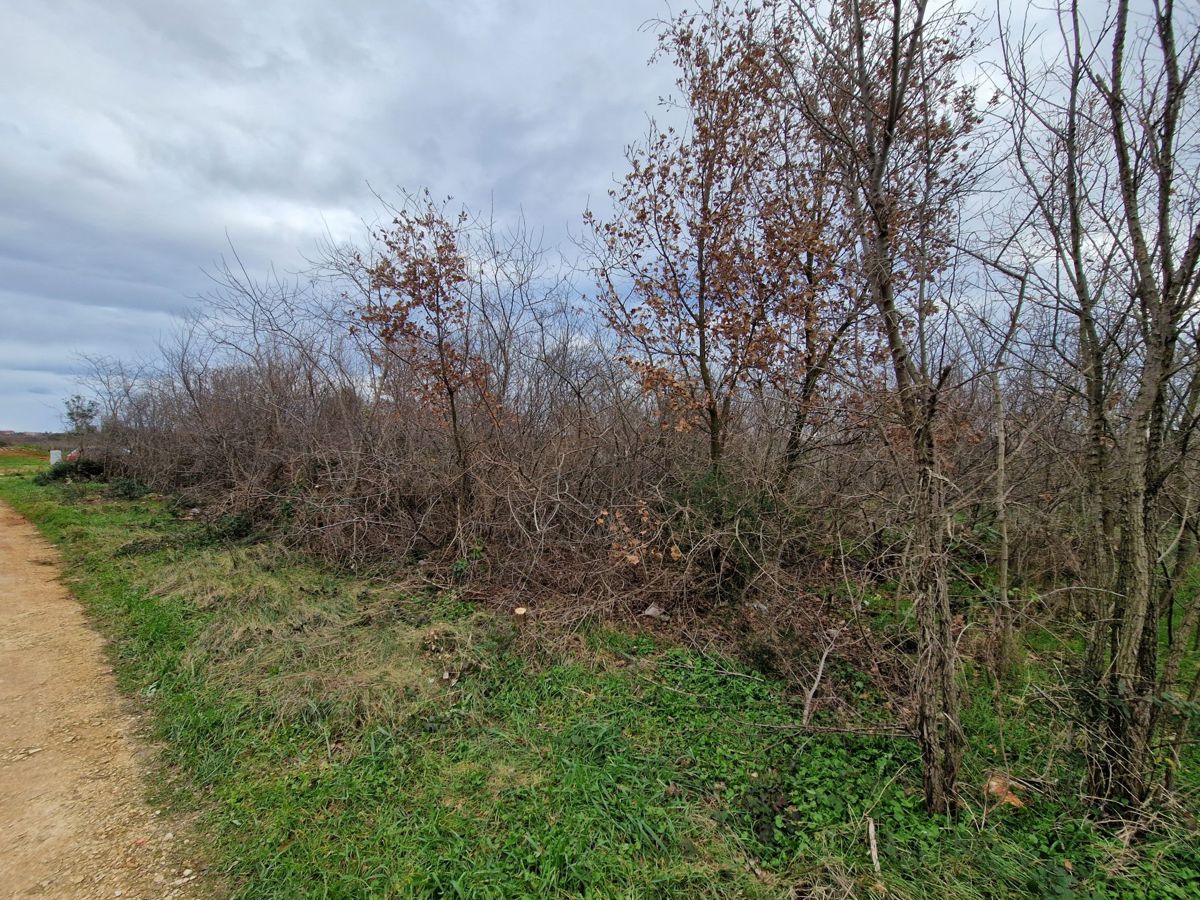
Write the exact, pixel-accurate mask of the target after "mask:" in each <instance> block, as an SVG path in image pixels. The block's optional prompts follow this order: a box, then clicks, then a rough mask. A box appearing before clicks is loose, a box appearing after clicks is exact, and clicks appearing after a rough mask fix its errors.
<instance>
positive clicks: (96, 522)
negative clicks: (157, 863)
mask: <svg viewBox="0 0 1200 900" xmlns="http://www.w3.org/2000/svg"><path fill="white" fill-rule="evenodd" d="M0 497H2V498H4V499H5V500H7V501H8V502H9V503H11V504H12V505H13V506H14V507H15V508H17V509H18V510H19V511H20V512H22V513H24V514H25V515H27V516H29V517H30V518H31V519H32V520H33V521H34V522H35V523H36V524H37V525H38V527H39V528H41V530H42V531H43V532H44V533H45V534H46V535H47V536H48V537H49V538H50V539H51V540H53V541H54V542H55V543H56V544H58V545H59V547H60V549H61V551H62V553H63V555H64V557H65V559H66V561H67V564H68V569H69V583H70V584H71V586H72V588H73V590H74V591H75V593H76V594H77V596H78V597H79V598H80V600H81V601H82V602H83V604H84V606H85V607H86V609H87V610H88V612H89V613H90V615H91V616H92V619H93V621H94V622H95V624H96V626H97V627H98V628H99V629H100V630H101V631H102V632H103V633H105V634H106V635H107V636H108V637H109V639H110V653H111V655H112V658H113V662H114V668H115V671H116V672H117V674H118V677H119V680H120V685H121V688H122V689H123V690H124V691H125V692H127V693H128V694H130V695H131V696H134V697H137V698H139V699H140V700H141V701H142V702H143V703H144V704H145V706H146V709H147V711H148V715H149V718H150V721H152V722H153V723H154V727H155V729H156V732H157V735H158V736H159V737H160V738H161V739H162V742H163V752H162V766H163V774H164V778H163V782H164V783H165V784H169V785H171V801H172V802H173V803H175V804H176V805H178V806H180V807H182V808H185V809H195V810H198V811H199V812H200V813H201V816H200V820H199V821H200V829H201V832H202V835H203V836H204V839H205V840H206V841H207V842H208V844H209V848H210V856H211V858H212V859H214V860H215V861H216V862H217V864H218V865H219V866H220V867H221V868H222V869H223V870H224V872H225V873H226V875H227V876H228V883H229V884H231V885H232V886H233V890H234V892H235V893H236V895H237V896H240V897H253V898H293V897H330V898H333V897H339V898H341V897H344V898H360V897H410V896H413V897H425V896H430V897H434V896H438V897H440V896H449V897H637V898H642V897H688V898H691V897H787V896H864V897H865V896H872V895H880V896H882V895H883V893H884V891H885V890H886V894H887V896H899V897H930V898H940V897H972V898H974V897H1031V896H1032V897H1037V896H1044V897H1073V896H1078V897H1145V896H1153V897H1186V896H1195V892H1196V891H1197V890H1198V887H1197V885H1198V884H1200V881H1198V880H1197V879H1200V862H1198V861H1197V852H1196V849H1195V847H1194V840H1193V837H1194V836H1192V835H1182V836H1178V837H1176V836H1168V835H1164V836H1161V837H1157V838H1155V839H1154V840H1152V841H1149V842H1146V843H1143V844H1140V845H1137V846H1134V847H1132V848H1125V847H1124V846H1122V845H1121V844H1120V842H1119V841H1117V840H1116V839H1115V838H1114V837H1113V836H1112V835H1111V834H1108V833H1107V832H1106V831H1105V829H1104V828H1102V827H1100V825H1098V824H1096V823H1094V822H1093V821H1091V819H1089V813H1088V811H1087V810H1086V809H1085V808H1084V807H1082V806H1081V805H1080V804H1079V803H1078V801H1077V800H1075V799H1074V798H1075V797H1076V796H1077V794H1078V777H1079V768H1078V764H1079V761H1078V759H1077V758H1076V756H1075V752H1074V749H1073V747H1072V746H1071V740H1070V734H1069V732H1068V731H1066V729H1065V727H1060V726H1059V725H1056V724H1055V719H1054V717H1052V716H1050V715H1049V714H1048V712H1047V711H1046V710H1045V709H1043V708H1041V707H1040V706H1039V703H1040V701H1039V700H1038V699H1037V698H1038V697H1039V696H1040V694H1039V692H1038V691H1037V690H1036V687H1037V678H1038V677H1039V674H1038V670H1037V668H1036V667H1034V666H1029V667H1026V669H1025V670H1024V672H1023V674H1022V676H1021V677H1023V678H1025V679H1026V681H1025V682H1019V683H1018V684H1017V686H1016V687H1015V689H1014V690H1013V691H1012V692H1011V696H1009V697H1007V699H1005V700H1004V701H1003V702H1002V703H1000V704H999V707H997V705H996V704H994V703H993V701H992V698H991V695H990V692H989V691H987V690H986V685H985V684H984V682H983V681H982V680H980V681H979V682H978V683H979V684H980V685H981V688H980V692H979V695H978V696H973V697H971V698H970V700H971V702H970V704H969V708H968V710H967V715H966V726H967V728H968V733H969V734H971V735H972V745H971V749H970V751H969V753H968V757H967V760H966V767H965V771H964V776H963V777H964V782H965V783H966V784H968V785H978V786H979V793H978V794H977V795H975V796H973V797H969V798H968V800H969V809H968V813H967V814H966V815H964V816H963V818H962V819H961V820H960V821H959V822H957V823H946V822H944V821H941V820H937V819H931V818H929V817H927V816H926V815H925V814H924V813H923V811H922V810H921V803H920V781H919V776H918V770H917V758H916V749H915V747H914V746H913V745H912V744H911V743H910V742H908V741H906V740H904V739H900V738H881V737H857V736H849V735H818V736H814V735H811V734H803V733H801V732H799V731H798V730H796V729H795V728H794V727H792V726H793V724H794V722H795V721H796V720H797V718H798V711H797V708H796V704H795V703H794V702H793V700H792V699H790V698H789V696H788V695H787V693H786V692H785V691H784V690H783V688H782V687H781V686H780V685H779V684H777V683H775V682H772V681H770V680H769V679H765V678H763V677H762V676H760V675H758V674H756V673H754V672H750V671H747V670H745V669H744V668H742V667H740V666H739V665H737V664H736V663H734V662H732V661H730V660H722V659H715V658H711V657H706V656H703V655H700V654H697V653H694V652H691V651H685V650H681V649H678V648H670V647H665V646H660V645H659V644H657V643H656V642H655V641H654V640H653V639H651V638H650V637H648V636H647V635H644V634H637V635H630V634H622V633H614V632H612V631H608V630H604V629H600V628H597V629H595V630H593V631H591V632H589V633H588V634H586V635H585V636H584V637H585V639H584V640H582V641H580V642H578V645H577V646H576V647H575V649H574V650H573V651H571V652H570V653H566V652H564V653H561V654H558V655H554V656H548V655H546V654H544V653H543V654H540V655H539V654H532V653H530V652H527V651H525V652H522V651H521V650H520V649H519V648H518V647H517V646H516V645H515V644H514V635H513V634H512V633H511V630H510V627H509V625H508V624H507V622H505V621H503V620H502V619H497V618H495V617H493V616H492V615H490V614H489V613H487V612H486V611H484V610H478V609H474V608H473V607H471V606H470V605H469V604H466V603H464V602H462V601H461V600H460V599H458V598H457V597H456V596H454V595H452V594H433V593H428V592H422V591H414V590H406V589H403V588H401V587H398V586H396V585H395V584H389V583H387V582H385V581H376V580H370V579H352V578H348V577H344V576H341V575H335V574H333V573H331V572H330V571H328V570H326V569H322V568H321V567H320V566H318V565H315V564H313V563H312V562H310V561H307V560H304V559H300V558H297V557H295V556H292V555H289V554H287V553H285V552H284V551H282V550H280V549H279V548H277V547H274V546H272V545H268V544H254V543H247V542H244V541H243V542H229V541H228V540H225V539H223V537H222V535H221V534H220V533H218V532H217V531H215V530H214V529H210V528H206V527H204V526H202V525H200V524H198V523H194V522H188V521H183V520H181V519H179V518H177V517H176V516H175V515H174V514H173V512H172V510H171V508H170V506H169V504H167V503H166V502H164V501H162V500H159V499H155V498H153V497H143V498H141V499H137V500H117V499H113V498H112V497H111V496H110V495H109V492H108V491H107V489H106V488H105V487H103V486H101V485H66V486H51V487H44V488H43V487H36V486H34V485H33V484H32V483H30V481H29V480H28V479H27V478H25V477H6V478H3V479H0ZM843 676H844V677H845V679H846V680H847V682H848V683H850V684H852V683H853V678H854V677H855V675H854V673H853V672H852V671H847V672H844V673H840V675H839V677H843ZM864 697H865V699H864V700H863V701H862V702H864V703H869V702H870V697H871V695H870V692H869V691H864ZM995 768H1005V769H1006V770H1007V771H1010V772H1012V774H1014V775H1015V776H1018V777H1027V778H1032V777H1037V778H1038V779H1040V783H1042V784H1044V785H1046V787H1045V788H1044V791H1043V792H1042V793H1036V794H1035V793H1033V792H1029V793H1027V794H1025V795H1024V797H1023V799H1025V800H1026V805H1025V806H1024V807H1023V808H1021V809H1014V808H1011V807H1007V806H1005V807H1001V808H998V809H992V808H988V810H987V812H986V815H985V813H984V807H985V803H984V797H983V793H982V787H983V784H984V783H985V781H986V779H987V775H988V773H989V772H990V771H992V770H993V769H995ZM868 817H870V819H871V820H872V821H873V822H874V823H875V825H876V828H877V833H878V847H879V853H880V862H881V869H882V875H881V876H878V877H877V876H876V875H875V873H874V871H873V867H872V864H871V860H870V854H869V850H868V843H867V820H868Z"/></svg>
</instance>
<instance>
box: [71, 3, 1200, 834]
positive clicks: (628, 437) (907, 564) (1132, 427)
mask: <svg viewBox="0 0 1200 900" xmlns="http://www.w3.org/2000/svg"><path fill="white" fill-rule="evenodd" d="M1060 26H1061V27H1060ZM990 28H991V26H990V25H989V24H988V23H984V22H979V21H976V19H974V18H973V17H972V16H970V15H968V14H966V13H965V12H964V11H963V10H961V9H959V8H956V7H955V6H954V5H952V4H951V5H944V4H943V5H939V6H938V7H937V8H936V10H933V9H931V8H930V7H929V6H928V5H927V4H926V3H924V2H921V0H896V2H894V3H889V4H884V3H874V2H869V3H864V2H860V0H838V2H834V3H832V4H812V3H807V2H785V0H765V2H762V3H754V4H750V5H742V4H740V3H733V4H724V3H718V4H717V5H716V6H714V7H713V8H711V9H709V10H708V11H706V12H703V13H700V14H686V13H685V14H682V15H680V16H678V17H676V18H674V19H672V20H670V21H667V22H663V23H661V32H660V33H661V45H660V54H661V56H662V57H663V58H665V59H666V60H667V61H668V62H670V63H671V64H672V65H674V66H675V68H676V70H677V71H678V73H679V81H678V92H677V96H676V98H675V100H674V102H673V105H672V107H671V109H670V110H669V111H667V112H665V113H664V115H666V116H667V117H668V118H669V119H671V120H672V121H673V122H676V123H678V124H676V125H675V126H674V127H666V126H659V125H652V126H651V128H650V132H649V134H648V135H647V136H646V138H645V139H644V140H642V141H641V142H639V143H637V144H634V145H633V146H632V147H631V148H630V150H629V153H628V163H629V165H628V173H627V174H626V176H625V177H624V178H623V179H622V180H621V181H620V182H619V183H618V184H617V186H616V187H615V188H614V190H613V192H612V198H611V200H612V203H611V208H606V209H604V210H596V211H591V212H588V213H587V214H586V216H585V221H586V224H587V235H588V237H587V239H585V240H584V242H583V243H584V247H583V261H584V263H585V264H586V267H587V269H588V271H590V273H591V276H592V280H593V281H594V283H595V285H596V287H595V289H588V290H582V291H581V290H580V280H579V278H578V276H577V274H576V270H575V269H573V268H571V267H563V266H560V265H558V264H557V263H556V262H555V261H554V257H553V256H552V254H551V253H550V252H548V251H547V250H545V249H544V248H542V247H541V246H540V245H539V244H538V242H537V241H536V239H535V234H536V230H535V229H533V228H530V227H528V226H527V225H526V224H525V223H524V222H517V223H515V224H501V223H497V222H495V221H493V220H491V219H488V218H486V217H481V216H478V215H476V214H474V213H471V212H470V211H466V210H460V209H458V208H456V207H454V206H452V205H451V204H450V203H449V202H445V203H443V202H440V201H437V200H435V199H434V198H433V197H432V196H431V195H430V194H429V193H427V192H423V193H416V194H410V195H402V196H401V197H400V199H399V200H398V201H397V202H396V203H395V204H393V205H389V206H388V207H387V210H386V214H385V215H384V216H383V219H382V223H381V224H380V225H379V226H378V227H377V228H375V229H373V230H372V233H371V234H370V235H369V237H368V239H366V240H364V241H363V242H361V243H360V244H359V245H357V246H351V245H331V246H327V247H324V248H322V252H321V259H320V262H319V264H318V265H317V267H316V268H315V269H314V270H313V271H312V272H310V273H307V274H306V275H305V276H304V277H303V278H299V279H295V280H283V279H279V278H270V279H267V280H259V279H255V278H253V277H251V276H250V275H249V274H247V273H246V271H245V270H244V269H243V268H242V267H241V266H240V263H238V261H236V260H234V261H233V263H232V264H230V265H224V266H222V267H221V268H220V270H219V271H218V272H217V273H216V277H217V283H218V286H217V288H216V289H215V290H214V291H213V293H212V296H210V298H209V300H208V304H207V307H206V310H205V314H204V315H203V316H200V317H198V318H197V319H196V320H194V321H193V322H192V323H190V325H189V326H188V328H186V329H185V330H184V331H182V332H181V333H180V334H179V335H178V337H177V340H176V342H175V343H174V345H173V346H172V347H170V348H169V349H168V350H167V351H166V352H165V354H164V357H163V358H162V359H161V360H158V361H155V362H152V363H147V364H143V365H132V364H129V363H123V362H119V361H113V360H94V361H93V362H94V364H95V365H94V369H95V374H94V387H95V390H96V395H97V398H98V400H99V402H100V404H101V418H102V428H101V433H100V435H99V436H98V438H97V443H98V446H99V447H100V448H101V449H100V450H98V451H97V452H98V453H100V454H102V460H103V464H104V466H105V467H106V468H107V469H108V470H109V471H111V472H113V473H117V474H119V475H121V476H122V477H125V478H129V479H133V480H134V481H136V482H137V483H139V484H145V485H147V486H149V487H150V488H152V489H155V490H160V491H171V492H175V493H177V494H180V495H182V497H184V498H185V502H188V503H193V502H194V503H195V504H197V505H198V506H200V507H202V508H203V509H204V511H205V514H206V515H207V516H209V517H211V518H213V519H221V518H227V517H236V519H237V521H239V522H243V523H246V525H247V527H260V528H270V529H273V530H274V531H275V532H276V533H277V534H278V536H279V537H280V538H281V539H283V540H286V541H288V542H291V543H293V544H295V545H297V546H298V547H301V548H303V549H304V550H306V551H310V552H314V553H317V554H320V555H323V556H325V557H326V558H328V559H330V560H332V561H335V562H336V563H337V564H339V565H341V566H344V567H347V568H348V569H353V570H366V569H371V570H378V569H379V568H380V567H384V566H393V567H405V568H412V567H417V568H418V569H419V570H421V571H423V572H425V573H426V574H427V575H428V576H429V577H430V578H435V579H436V578H444V579H446V580H454V581H456V582H457V583H460V584H462V585H463V587H464V589H465V590H466V591H467V592H468V593H469V594H471V595H473V596H478V597H482V598H486V599H487V600H488V601H489V602H494V603H498V604H506V605H510V606H514V607H515V606H521V607H526V608H528V609H529V610H531V615H532V617H533V619H534V620H535V621H536V622H537V623H538V628H539V629H540V630H543V631H546V632H549V631H553V630H555V629H561V628H564V627H569V626H571V625H573V624H575V623H578V622H579V621H581V620H583V619H585V618H587V617H591V616H605V617H616V618H621V617H626V616H630V615H642V614H644V613H649V614H650V616H649V617H650V618H654V619H669V621H670V624H671V626H672V627H674V628H676V629H677V631H678V632H679V634H680V635H681V636H684V637H691V638H693V639H705V638H703V637H701V638H697V635H701V636H703V635H710V636H711V635H717V636H718V637H719V638H723V639H727V640H729V641H732V642H735V643H738V644H740V646H741V647H742V649H743V650H744V651H745V652H746V653H747V655H749V656H752V657H755V658H757V659H759V660H760V662H762V664H763V665H768V666H770V667H772V668H773V669H774V670H776V671H777V672H778V673H779V674H782V675H784V676H786V677H788V678H789V679H791V680H792V682H793V683H794V684H796V685H797V686H798V688H799V689H800V690H803V691H805V692H807V695H808V699H809V701H810V702H809V704H807V705H806V706H805V712H804V716H803V717H804V722H803V723H801V724H805V725H807V724H808V720H809V715H810V712H811V708H812V706H813V704H817V703H825V704H836V702H837V698H836V697H830V696H828V695H827V692H825V691H824V689H823V688H822V685H823V675H824V674H825V673H826V671H827V669H828V667H830V666H832V665H834V664H835V662H836V661H837V660H839V659H852V660H854V661H856V662H857V663H858V664H859V665H860V668H862V669H863V670H864V671H866V672H869V673H870V674H871V676H872V677H873V678H874V679H876V681H877V683H878V686H879V687H881V688H882V689H884V690H885V692H886V695H887V697H888V698H889V699H888V701H887V704H886V708H887V709H888V710H889V713H890V714H891V715H892V716H893V718H894V723H893V725H894V726H895V727H899V728H902V729H904V730H905V731H907V732H908V733H911V734H912V735H913V737H914V738H915V739H916V741H917V743H918V744H919V746H920V749H921V757H922V768H923V777H924V786H925V802H926V805H927V807H928V808H929V809H930V810H933V811H940V812H948V813H953V812H954V811H955V809H956V807H957V805H958V799H959V796H960V788H959V785H958V766H959V761H960V759H961V754H962V747H963V744H964V742H965V741H968V740H970V738H971V735H970V734H969V732H968V730H967V728H966V726H964V724H963V716H962V714H961V709H962V706H963V702H962V694H963V685H964V679H966V678H971V679H975V680H982V679H985V678H986V679H991V680H992V681H993V682H994V684H995V690H997V691H998V692H1002V691H1003V690H1004V684H1005V679H1006V678H1008V677H1009V676H1010V675H1011V673H1012V672H1013V671H1014V668H1015V667H1016V666H1018V665H1019V664H1020V662H1021V660H1020V658H1019V657H1020V653H1019V650H1018V647H1019V641H1018V637H1019V636H1020V635H1021V634H1022V633H1038V634H1040V633H1042V632H1043V631H1046V632H1048V633H1051V634H1053V635H1055V636H1056V637H1057V639H1058V640H1059V641H1060V646H1061V648H1063V649H1064V650H1065V656H1066V658H1067V660H1068V665H1067V667H1066V670H1065V671H1063V672H1062V673H1061V677H1060V678H1059V684H1058V686H1057V689H1058V693H1056V694H1054V696H1053V697H1051V698H1050V701H1051V702H1052V703H1053V704H1054V705H1055V706H1056V708H1057V709H1059V711H1060V712H1061V714H1062V715H1063V717H1064V721H1066V722H1070V723H1072V725H1071V727H1073V728H1075V729H1077V740H1076V746H1077V747H1078V748H1079V752H1080V753H1081V754H1082V755H1083V756H1084V757H1086V761H1087V766H1086V768H1087V771H1088V777H1087V781H1086V784H1084V785H1083V786H1082V788H1081V790H1082V793H1083V794H1084V795H1085V796H1086V797H1088V798H1090V799H1092V800H1094V801H1096V802H1098V803H1101V804H1104V805H1105V806H1106V807H1107V808H1109V809H1112V810H1116V811H1117V812H1119V814H1120V815H1121V816H1122V817H1123V818H1126V819H1131V820H1134V821H1137V822H1139V823H1143V824H1145V823H1147V822H1149V821H1150V820H1151V819H1152V818H1154V817H1156V816H1158V815H1160V814H1163V813H1164V811H1166V812H1167V813H1168V814H1169V813H1170V812H1171V811H1172V810H1175V809H1177V806H1178V804H1179V802H1180V801H1179V798H1178V794H1177V788H1178V777H1177V776H1178V767H1179V765H1180V761H1181V759H1182V758H1183V754H1184V750H1185V748H1186V747H1187V745H1188V742H1189V741H1192V740H1194V728H1193V725H1192V722H1193V719H1194V715H1195V712H1196V710H1197V708H1198V706H1197V702H1198V700H1200V674H1197V670H1196V666H1195V652H1194V650H1193V649H1192V648H1193V642H1194V641H1195V639H1196V637H1195V636H1196V635H1197V629H1198V628H1200V602H1198V600H1197V590H1196V581H1195V576H1194V570H1195V565H1196V563H1197V553H1198V547H1200V519H1198V512H1200V510H1198V506H1200V504H1198V502H1197V501H1198V500H1200V492H1198V490H1197V475H1198V474H1200V469H1198V466H1197V463H1198V462H1200V457H1198V456H1197V452H1196V448H1195V446H1194V438H1195V434H1196V426H1197V422H1198V417H1200V352H1198V351H1200V343H1198V342H1200V331H1198V329H1197V321H1196V316H1195V313H1196V301H1197V292H1198V291H1200V221H1198V218H1200V213H1198V212H1197V210H1200V183H1197V180H1196V172H1197V171H1198V170H1200V127H1198V123H1200V118H1198V117H1200V108H1198V106H1200V103H1198V100H1200V87H1198V86H1197V82H1196V74H1197V68H1198V66H1200V43H1198V42H1200V38H1198V29H1197V22H1196V18H1195V15H1194V13H1191V12H1189V11H1188V10H1186V9H1183V8H1180V7H1177V6H1175V5H1172V4H1170V3H1165V4H1158V5H1156V6H1155V7H1154V8H1153V9H1147V10H1139V11H1135V10H1132V9H1131V8H1130V5H1129V4H1128V3H1127V2H1124V0H1121V2H1118V3H1117V5H1116V6H1115V7H1114V8H1113V9H1112V10H1110V11H1109V13H1108V15H1107V18H1106V19H1105V22H1104V23H1103V27H1097V25H1096V23H1090V24H1089V26H1087V27H1085V25H1084V24H1083V23H1082V22H1081V19H1080V14H1079V11H1078V9H1077V8H1075V7H1074V6H1063V7H1062V8H1061V9H1060V10H1059V16H1058V20H1057V22H1056V24H1055V25H1054V26H1053V27H1051V28H1050V29H1048V30H1047V31H1046V33H1044V34H1041V35H1035V34H1033V33H1030V32H1027V31H1026V32H1020V31H1018V30H1017V29H1014V28H1012V27H1009V26H1008V25H1006V24H1003V23H1001V26H1000V27H999V32H998V36H997V37H996V38H995V40H992V41H990V42H986V43H985V41H984V40H983V38H984V37H986V36H987V33H988V31H989V29H990ZM885 595H886V596H888V597H892V598H895V599H896V600H897V601H899V602H898V603H896V604H895V605H894V606H892V607H890V612H889V614H888V615H889V617H890V622H884V621H883V617H880V616H875V615H873V614H872V612H871V604H872V602H877V599H876V598H878V597H880V596H885ZM883 626H886V627H883ZM1047 690H1051V691H1053V690H1056V687H1055V686H1053V685H1052V686H1050V687H1048V688H1047Z"/></svg>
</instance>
